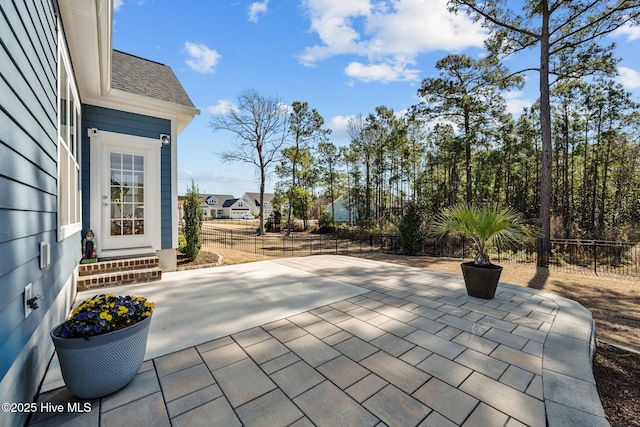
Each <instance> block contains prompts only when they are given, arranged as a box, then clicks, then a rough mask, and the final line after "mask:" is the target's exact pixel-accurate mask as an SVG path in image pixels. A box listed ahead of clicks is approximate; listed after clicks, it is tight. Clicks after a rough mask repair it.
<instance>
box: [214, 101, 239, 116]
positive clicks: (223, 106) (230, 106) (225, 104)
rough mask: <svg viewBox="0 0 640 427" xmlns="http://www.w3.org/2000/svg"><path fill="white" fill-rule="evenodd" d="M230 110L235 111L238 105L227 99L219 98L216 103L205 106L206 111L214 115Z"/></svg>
mask: <svg viewBox="0 0 640 427" xmlns="http://www.w3.org/2000/svg"><path fill="white" fill-rule="evenodd" d="M230 110H233V111H237V110H238V107H236V105H235V104H234V103H233V102H231V101H229V100H228V99H220V100H218V103H217V104H216V105H212V106H210V107H207V111H208V112H209V113H211V114H214V115H221V114H226V113H228V112H229V111H230Z"/></svg>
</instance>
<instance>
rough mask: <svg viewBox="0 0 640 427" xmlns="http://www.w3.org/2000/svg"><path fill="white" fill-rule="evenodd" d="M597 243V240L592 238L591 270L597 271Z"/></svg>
mask: <svg viewBox="0 0 640 427" xmlns="http://www.w3.org/2000/svg"><path fill="white" fill-rule="evenodd" d="M597 254H598V244H597V242H596V241H595V240H594V241H593V272H594V273H597V272H598V255H597Z"/></svg>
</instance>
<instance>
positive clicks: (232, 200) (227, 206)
mask: <svg viewBox="0 0 640 427" xmlns="http://www.w3.org/2000/svg"><path fill="white" fill-rule="evenodd" d="M238 200H239V199H229V200H225V201H224V204H223V205H222V207H223V208H230V207H231V206H233V204H234V203H235V202H237V201H238Z"/></svg>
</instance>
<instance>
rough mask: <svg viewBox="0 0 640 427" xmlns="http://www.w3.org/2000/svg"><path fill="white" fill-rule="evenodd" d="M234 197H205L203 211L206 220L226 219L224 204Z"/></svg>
mask: <svg viewBox="0 0 640 427" xmlns="http://www.w3.org/2000/svg"><path fill="white" fill-rule="evenodd" d="M233 198H234V197H233V196H232V195H230V194H208V195H204V196H203V200H202V210H203V211H204V217H205V218H224V217H225V211H224V203H225V202H226V201H227V200H231V199H233Z"/></svg>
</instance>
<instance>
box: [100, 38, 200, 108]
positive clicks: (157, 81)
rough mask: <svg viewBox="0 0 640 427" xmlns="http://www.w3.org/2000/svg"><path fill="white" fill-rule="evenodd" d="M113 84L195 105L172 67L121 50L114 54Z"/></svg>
mask: <svg viewBox="0 0 640 427" xmlns="http://www.w3.org/2000/svg"><path fill="white" fill-rule="evenodd" d="M111 87H113V88H114V89H119V90H122V91H124V92H129V93H133V94H136V95H143V96H148V97H150V98H154V99H159V100H162V101H167V102H173V103H175V104H180V105H185V106H187V107H191V108H195V107H194V105H193V103H192V102H191V99H189V95H187V93H186V92H185V91H184V88H183V87H182V85H181V84H180V82H179V81H178V78H177V77H176V75H175V74H173V70H172V69H171V67H168V66H166V65H164V64H160V63H158V62H154V61H150V60H148V59H144V58H139V57H137V56H134V55H130V54H128V53H124V52H120V51H118V50H114V51H113V56H112V57H111Z"/></svg>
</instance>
